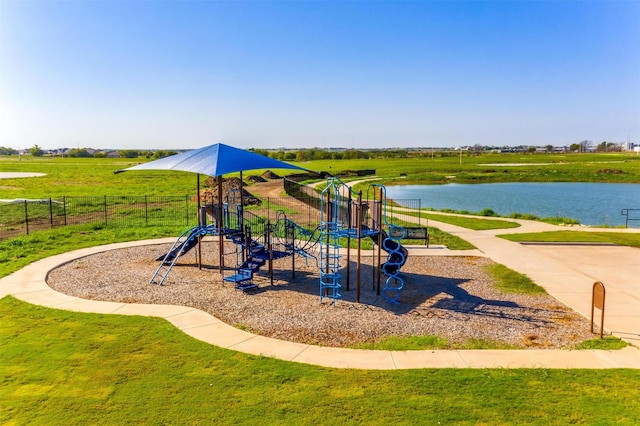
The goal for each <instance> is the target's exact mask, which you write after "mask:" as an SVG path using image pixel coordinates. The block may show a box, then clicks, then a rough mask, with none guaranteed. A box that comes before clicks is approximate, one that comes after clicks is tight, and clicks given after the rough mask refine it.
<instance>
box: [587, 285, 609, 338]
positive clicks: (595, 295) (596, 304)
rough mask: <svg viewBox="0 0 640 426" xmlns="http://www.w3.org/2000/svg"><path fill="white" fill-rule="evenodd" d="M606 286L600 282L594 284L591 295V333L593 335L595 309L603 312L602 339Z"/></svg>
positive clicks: (601, 322)
mask: <svg viewBox="0 0 640 426" xmlns="http://www.w3.org/2000/svg"><path fill="white" fill-rule="evenodd" d="M605 293H606V291H605V288H604V284H602V283H601V282H600V281H596V282H595V283H593V290H592V294H591V332H592V333H593V314H594V311H595V308H598V309H600V311H602V313H601V315H600V338H601V339H602V333H603V330H604V298H605Z"/></svg>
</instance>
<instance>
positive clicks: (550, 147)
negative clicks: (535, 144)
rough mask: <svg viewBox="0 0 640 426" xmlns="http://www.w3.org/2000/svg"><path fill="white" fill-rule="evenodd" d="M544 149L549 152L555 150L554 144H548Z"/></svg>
mask: <svg viewBox="0 0 640 426" xmlns="http://www.w3.org/2000/svg"><path fill="white" fill-rule="evenodd" d="M544 149H546V150H547V152H551V151H553V145H547V146H545V147H544Z"/></svg>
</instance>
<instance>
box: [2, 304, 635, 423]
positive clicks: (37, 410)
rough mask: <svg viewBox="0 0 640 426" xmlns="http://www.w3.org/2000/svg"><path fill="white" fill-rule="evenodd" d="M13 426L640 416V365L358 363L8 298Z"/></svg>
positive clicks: (7, 393) (6, 394)
mask: <svg viewBox="0 0 640 426" xmlns="http://www.w3.org/2000/svg"><path fill="white" fill-rule="evenodd" d="M0 317H1V318H2V322H1V323H0V359H1V360H2V361H3V362H2V363H0V381H1V383H2V386H1V387H0V407H2V410H0V423H3V424H30V425H52V424H127V423H129V424H363V423H366V424H374V425H375V424H380V425H388V424H407V425H415V424H445V423H455V424H478V423H481V424H512V423H521V424H522V423H524V424H571V423H575V424H611V425H613V424H615V425H622V424H628V425H633V424H637V421H638V419H639V418H640V371H638V370H604V371H602V370H547V369H532V370H507V369H498V370H488V369H483V370H464V369H453V370H452V369H423V370H401V371H361V370H340V369H330V368H320V367H315V366H308V365H303V364H296V363H289V362H285V361H278V360H274V359H270V358H264V357H257V356H251V355H245V354H242V353H237V352H233V351H230V350H226V349H220V348H217V347H214V346H210V345H207V344H205V343H203V342H200V341H198V340H195V339H193V338H191V337H189V336H187V335H185V334H183V333H182V332H180V331H179V330H178V329H176V328H174V327H173V326H172V325H170V324H169V323H168V322H166V321H164V320H162V319H157V318H145V317H138V316H119V315H101V314H84V313H73V312H67V311H60V310H55V309H47V308H42V307H38V306H33V305H30V304H26V303H24V302H20V301H17V300H16V299H14V298H12V297H5V298H3V299H1V300H0Z"/></svg>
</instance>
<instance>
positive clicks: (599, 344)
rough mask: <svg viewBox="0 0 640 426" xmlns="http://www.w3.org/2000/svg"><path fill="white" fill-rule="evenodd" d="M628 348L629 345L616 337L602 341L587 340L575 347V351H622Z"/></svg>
mask: <svg viewBox="0 0 640 426" xmlns="http://www.w3.org/2000/svg"><path fill="white" fill-rule="evenodd" d="M627 346H628V343H627V342H625V341H624V340H622V339H619V338H617V337H615V336H605V337H603V338H602V339H592V340H585V341H584V342H581V343H579V344H577V345H575V346H574V349H601V350H612V349H622V348H625V347H627Z"/></svg>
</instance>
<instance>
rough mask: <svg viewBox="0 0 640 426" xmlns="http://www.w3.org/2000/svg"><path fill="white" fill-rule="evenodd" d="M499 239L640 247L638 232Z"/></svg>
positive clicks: (543, 234) (558, 233)
mask: <svg viewBox="0 0 640 426" xmlns="http://www.w3.org/2000/svg"><path fill="white" fill-rule="evenodd" d="M499 237H500V238H504V239H505V240H509V241H516V242H543V243H610V244H618V245H621V246H629V247H640V233H638V232H628V233H627V232H585V231H550V232H533V233H525V234H506V235H499Z"/></svg>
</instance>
